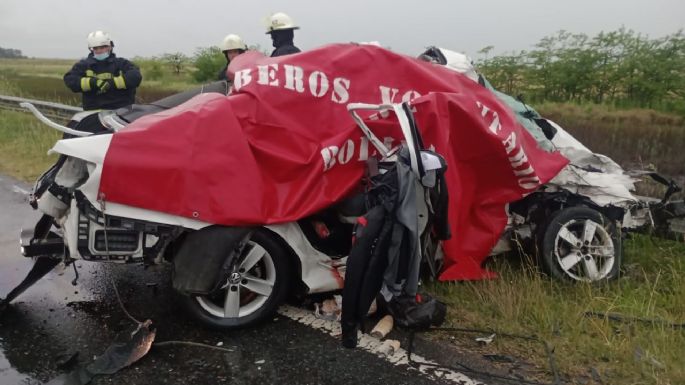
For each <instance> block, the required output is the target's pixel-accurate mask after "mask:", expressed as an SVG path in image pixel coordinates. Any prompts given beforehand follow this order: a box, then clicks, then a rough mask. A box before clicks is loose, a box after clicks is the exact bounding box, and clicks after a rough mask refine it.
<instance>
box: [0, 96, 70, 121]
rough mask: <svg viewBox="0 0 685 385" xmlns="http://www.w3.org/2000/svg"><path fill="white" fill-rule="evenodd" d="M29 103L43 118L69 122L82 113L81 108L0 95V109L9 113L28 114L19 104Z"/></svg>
mask: <svg viewBox="0 0 685 385" xmlns="http://www.w3.org/2000/svg"><path fill="white" fill-rule="evenodd" d="M24 102H27V103H31V104H33V105H34V106H36V107H37V108H38V109H40V110H41V111H42V112H43V114H44V115H45V116H47V117H48V118H51V119H57V120H69V119H70V118H71V117H72V115H74V114H75V113H77V112H81V111H83V108H81V107H75V106H70V105H67V104H61V103H53V102H46V101H43V100H35V99H26V98H20V97H16V96H9V95H0V109H3V110H10V111H20V112H27V113H30V111H29V110H27V109H25V108H23V107H21V106H20V105H19V103H24Z"/></svg>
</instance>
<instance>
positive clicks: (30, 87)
mask: <svg viewBox="0 0 685 385" xmlns="http://www.w3.org/2000/svg"><path fill="white" fill-rule="evenodd" d="M75 62H76V60H60V59H0V95H11V96H19V97H24V98H29V99H39V100H49V101H54V102H58V103H63V104H68V105H74V106H78V105H80V104H81V94H79V93H74V92H72V91H71V90H70V89H68V88H67V87H66V85H64V81H63V80H62V77H63V76H64V74H65V73H66V72H67V71H69V69H70V68H71V67H72V66H73V65H74V63H75ZM149 62H150V61H149V60H143V61H142V65H141V66H140V69H141V73H142V75H143V82H142V84H141V86H140V87H139V88H138V89H137V92H136V102H138V103H149V102H152V101H155V100H158V99H161V98H163V97H166V96H169V95H171V94H174V93H177V92H180V91H184V90H187V89H190V88H192V87H196V86H197V84H195V83H194V82H193V81H192V77H191V75H190V74H191V72H192V70H193V68H192V67H190V66H189V67H187V68H186V69H185V70H184V71H183V72H182V73H181V74H179V75H176V74H173V73H171V71H170V69H169V68H167V67H164V66H163V65H161V64H160V66H161V67H160V68H161V72H160V73H159V74H158V76H155V80H151V79H148V78H147V76H146V75H147V73H148V71H151V67H150V64H149Z"/></svg>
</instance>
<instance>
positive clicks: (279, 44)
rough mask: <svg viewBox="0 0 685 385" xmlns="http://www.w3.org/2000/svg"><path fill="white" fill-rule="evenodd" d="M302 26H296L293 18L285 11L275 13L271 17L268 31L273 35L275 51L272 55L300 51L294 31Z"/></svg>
mask: <svg viewBox="0 0 685 385" xmlns="http://www.w3.org/2000/svg"><path fill="white" fill-rule="evenodd" d="M296 29H300V27H298V26H296V25H295V23H294V22H293V19H291V18H290V16H288V15H286V14H285V13H283V12H277V13H274V14H273V15H271V16H270V17H269V20H268V23H267V27H266V33H267V34H269V35H271V41H272V42H273V46H274V51H273V52H272V53H271V57H276V56H283V55H290V54H293V53H298V52H300V49H299V48H297V47H295V44H294V43H293V38H294V36H295V33H294V32H293V31H294V30H296Z"/></svg>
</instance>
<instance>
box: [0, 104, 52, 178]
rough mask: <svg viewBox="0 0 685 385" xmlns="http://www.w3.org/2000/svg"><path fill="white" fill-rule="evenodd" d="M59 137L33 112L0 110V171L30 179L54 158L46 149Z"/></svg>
mask: <svg viewBox="0 0 685 385" xmlns="http://www.w3.org/2000/svg"><path fill="white" fill-rule="evenodd" d="M59 138H61V133H59V132H58V131H56V130H55V129H53V128H50V127H48V126H46V125H44V124H43V123H40V122H39V121H38V120H37V119H36V118H34V117H33V115H29V114H25V113H22V112H12V111H3V110H0V173H1V174H6V175H12V176H14V177H16V178H19V179H21V180H24V181H26V182H33V181H34V180H35V179H36V178H37V177H38V176H39V175H40V174H42V173H43V172H44V171H45V170H47V169H48V168H49V167H50V166H51V165H52V164H53V163H54V162H55V161H56V160H57V155H47V152H48V150H49V149H50V148H52V146H53V145H54V144H55V141H57V140H58V139H59Z"/></svg>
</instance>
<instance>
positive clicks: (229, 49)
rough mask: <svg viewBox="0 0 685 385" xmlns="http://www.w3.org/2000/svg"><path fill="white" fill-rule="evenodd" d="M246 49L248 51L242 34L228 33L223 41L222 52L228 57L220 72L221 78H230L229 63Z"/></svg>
mask: <svg viewBox="0 0 685 385" xmlns="http://www.w3.org/2000/svg"><path fill="white" fill-rule="evenodd" d="M245 51H247V45H246V44H245V42H244V41H243V39H241V38H240V36H238V35H234V34H230V35H226V37H225V38H224V40H223V41H222V42H221V52H223V53H224V56H225V57H226V66H225V67H224V68H223V69H222V70H221V72H219V76H218V78H219V80H228V79H227V78H226V71H227V70H228V65H229V64H231V60H233V59H234V58H235V57H236V56H238V55H240V54H242V53H245Z"/></svg>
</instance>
